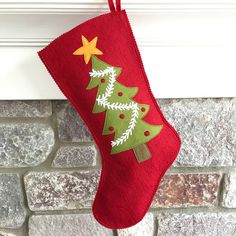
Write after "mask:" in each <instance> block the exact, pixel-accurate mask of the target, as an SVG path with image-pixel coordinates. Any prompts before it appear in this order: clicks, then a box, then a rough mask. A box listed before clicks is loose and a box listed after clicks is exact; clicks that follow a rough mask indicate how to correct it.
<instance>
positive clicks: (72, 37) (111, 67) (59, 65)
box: [39, 0, 180, 229]
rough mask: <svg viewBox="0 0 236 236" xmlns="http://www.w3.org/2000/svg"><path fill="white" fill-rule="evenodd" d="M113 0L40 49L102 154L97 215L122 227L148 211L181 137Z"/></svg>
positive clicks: (95, 205) (108, 224)
mask: <svg viewBox="0 0 236 236" xmlns="http://www.w3.org/2000/svg"><path fill="white" fill-rule="evenodd" d="M108 2H109V7H110V10H111V12H110V13H108V14H104V15H101V16H98V17H95V18H93V19H91V20H88V21H86V22H85V23H83V24H80V25H79V26H77V27H75V28H74V29H72V30H70V31H69V32H67V33H65V34H63V35H62V36H60V37H58V38H57V39H55V40H54V41H53V42H52V43H50V44H49V45H48V46H47V47H46V48H44V49H43V50H41V51H40V52H39V56H40V58H41V59H42V61H43V63H44V64H45V66H46V67H47V69H48V71H49V73H50V74H51V76H52V77H53V79H54V80H55V82H56V83H57V85H58V86H59V88H60V89H61V91H62V92H63V93H64V95H65V96H66V97H67V98H68V99H69V101H70V102H71V103H72V104H73V106H74V107H75V108H76V110H77V111H78V112H79V114H80V116H81V117H82V119H83V120H84V122H85V123H86V125H87V126H88V127H89V130H90V131H91V133H92V135H93V138H94V140H95V142H96V144H97V146H98V148H99V151H100V153H101V161H102V172H101V177H100V182H99V186H98V191H97V194H96V197H95V200H94V203H93V214H94V216H95V218H96V219H97V221H98V222H100V223H101V224H102V225H104V226H106V227H108V228H112V229H119V228H126V227H129V226H132V225H134V224H136V223H138V222H139V221H140V220H141V219H142V218H143V217H144V215H145V213H146V212H147V210H148V208H149V207H150V204H151V202H152V199H153V196H154V194H155V192H156V190H157V188H158V185H159V183H160V180H161V178H162V177H163V175H164V174H165V172H166V171H167V169H168V168H169V167H170V166H171V164H172V163H173V161H174V160H175V158H176V156H177V154H178V152H179V149H180V139H179V136H178V134H177V133H176V131H175V130H174V129H173V127H171V126H170V124H169V123H168V122H167V121H166V119H165V118H164V116H163V115H162V113H161V111H160V109H159V107H158V105H157V103H156V100H155V98H154V96H153V94H152V92H151V90H150V86H149V82H148V79H147V76H146V74H145V71H144V67H143V64H142V60H141V57H140V54H139V50H138V47H137V44H136V42H135V39H134V36H133V33H132V30H131V26H130V24H129V21H128V18H127V15H126V12H125V11H124V10H121V7H120V1H119V0H117V1H116V7H115V6H114V4H113V1H112V0H109V1H108ZM85 158H86V157H85Z"/></svg>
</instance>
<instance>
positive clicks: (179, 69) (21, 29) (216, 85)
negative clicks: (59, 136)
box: [0, 0, 236, 100]
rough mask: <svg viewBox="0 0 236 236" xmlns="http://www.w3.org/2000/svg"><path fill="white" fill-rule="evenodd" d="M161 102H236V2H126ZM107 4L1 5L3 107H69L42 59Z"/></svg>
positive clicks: (98, 0) (90, 0)
mask: <svg viewBox="0 0 236 236" xmlns="http://www.w3.org/2000/svg"><path fill="white" fill-rule="evenodd" d="M122 3H123V4H122V6H123V8H125V9H126V10H127V12H128V15H129V18H130V21H131V24H132V26H133V30H134V34H135V36H136V39H137V42H138V45H139V47H140V51H141V55H142V58H143V62H144V65H145V68H146V73H147V75H148V77H149V80H150V84H151V88H152V90H153V93H154V95H155V96H156V97H157V98H184V97H187V98H188V97H236V89H235V87H236V86H235V84H236V83H235V81H236V0H226V1H224V0H208V1H201V0H188V1H187V0H172V1H170V0H165V1H164V0H148V1H145V0H136V1H134V0H123V1H122ZM105 12H108V8H107V1H106V0H83V1H82V0H70V1H66V0H57V1H55V0H41V1H33V0H31V1H30V0H24V1H19V0H14V1H11V0H10V1H9V0H8V1H1V0H0V65H1V67H0V68H1V70H0V99H1V100H10V99H13V100H14V99H64V98H65V97H64V96H63V95H62V94H61V92H60V91H59V89H58V88H57V86H56V85H55V84H54V82H53V80H52V79H51V77H50V75H49V74H48V73H47V71H46V69H45V67H44V66H43V64H42V63H41V61H40V60H39V58H38V56H37V53H36V52H37V51H39V50H40V49H41V48H42V47H44V46H45V45H47V44H48V43H49V42H50V41H51V40H53V38H55V37H57V36H59V35H60V34H62V33H63V32H65V31H67V30H69V29H71V28H72V27H75V26H76V25H78V24H80V23H82V22H83V21H85V20H87V19H89V18H92V17H95V16H97V15H99V14H102V13H105Z"/></svg>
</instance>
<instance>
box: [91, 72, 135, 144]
mask: <svg viewBox="0 0 236 236" xmlns="http://www.w3.org/2000/svg"><path fill="white" fill-rule="evenodd" d="M108 74H109V83H108V85H107V87H106V91H105V93H104V94H102V95H99V96H98V97H97V99H96V101H97V102H98V105H99V106H102V107H104V108H107V109H108V110H121V111H123V110H132V112H133V113H132V116H131V120H130V123H129V126H128V129H127V130H126V131H125V132H124V133H123V134H122V135H121V136H120V137H119V138H117V139H115V140H114V141H112V142H111V146H112V147H115V146H118V145H121V144H122V143H124V142H125V141H127V140H128V138H129V136H130V135H132V133H133V130H134V128H135V125H136V123H137V118H138V115H139V108H138V104H137V103H136V102H130V103H118V102H115V103H110V102H109V101H108V98H109V97H111V96H112V94H113V92H114V84H115V82H116V73H115V70H114V68H113V67H107V68H106V69H105V70H98V71H97V70H94V69H93V70H92V72H90V76H91V77H93V78H95V77H98V78H100V77H103V76H105V75H108Z"/></svg>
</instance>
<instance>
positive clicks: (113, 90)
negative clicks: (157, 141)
mask: <svg viewBox="0 0 236 236" xmlns="http://www.w3.org/2000/svg"><path fill="white" fill-rule="evenodd" d="M82 43H83V47H80V48H79V49H77V50H76V51H75V52H74V53H73V54H74V55H84V58H85V63H86V64H88V62H89V60H90V58H91V59H92V71H91V72H90V82H89V84H88V86H87V89H92V88H95V87H98V92H97V97H96V102H95V104H94V108H93V113H98V112H104V111H106V119H105V124H104V128H103V135H108V134H113V133H114V134H115V137H114V140H113V141H111V146H112V149H111V154H116V153H119V152H122V151H126V150H129V149H134V151H135V154H136V158H137V160H138V161H139V162H142V161H144V160H146V159H148V158H150V157H151V153H150V151H149V150H148V147H147V146H146V144H145V143H147V142H148V141H149V140H151V139H152V138H154V137H155V136H156V135H158V134H159V133H160V131H161V129H162V125H151V124H148V123H147V122H145V121H144V120H143V118H144V116H145V115H146V114H147V113H148V111H149V105H146V104H138V103H137V102H135V101H134V100H132V98H133V97H134V96H135V95H136V93H137V92H138V88H137V87H126V86H124V85H122V84H121V83H119V82H118V81H117V80H116V79H117V77H118V76H121V71H122V69H121V68H119V67H113V66H111V65H109V64H107V63H105V62H103V61H102V60H100V59H98V58H97V57H96V56H95V54H99V55H101V54H102V52H101V51H100V50H99V49H97V48H95V46H96V43H97V37H95V38H94V39H93V40H92V41H91V42H90V43H88V40H87V39H86V37H85V36H83V35H82ZM120 80H122V78H121V79H120ZM142 150H143V151H142ZM140 151H141V152H140Z"/></svg>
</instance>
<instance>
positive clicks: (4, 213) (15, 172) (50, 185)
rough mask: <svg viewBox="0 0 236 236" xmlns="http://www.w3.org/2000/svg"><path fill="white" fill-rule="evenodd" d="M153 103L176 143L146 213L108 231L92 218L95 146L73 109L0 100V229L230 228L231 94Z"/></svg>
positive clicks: (60, 234)
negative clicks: (176, 148)
mask: <svg viewBox="0 0 236 236" xmlns="http://www.w3.org/2000/svg"><path fill="white" fill-rule="evenodd" d="M158 102H159V104H160V106H161V109H162V110H163V112H164V114H165V116H166V117H167V119H168V120H169V121H170V122H171V123H172V124H173V125H174V126H175V127H176V129H177V130H178V132H179V134H180V136H181V138H182V141H183V145H182V150H181V152H180V154H179V156H178V158H177V160H176V161H175V162H174V165H173V166H172V167H171V168H170V169H169V170H168V171H167V173H166V175H165V176H164V178H163V180H162V182H161V184H160V187H159V190H158V191H157V193H156V196H155V198H154V200H153V202H152V206H151V209H150V211H149V213H148V214H147V215H146V216H145V218H144V219H143V220H142V221H141V222H140V223H139V224H137V225H136V226H134V227H131V228H129V229H125V230H118V231H112V230H109V229H106V228H104V227H102V226H100V225H99V224H98V223H97V222H96V221H95V220H94V218H93V217H92V215H91V204H92V201H93V198H94V195H95V193H96V188H97V184H98V179H99V175H100V160H99V153H98V151H97V149H96V146H95V144H94V142H93V139H92V138H91V135H90V133H89V131H88V129H87V128H86V127H85V125H84V124H83V122H82V121H81V119H80V118H79V116H78V114H77V112H76V111H75V110H74V109H73V108H72V106H71V105H70V104H69V103H68V102H67V101H53V102H51V101H1V102H0V235H1V236H2V235H4V236H27V235H29V236H55V235H56V236H90V235H91V236H106V235H108V236H109V235H114V236H117V235H118V236H154V235H155V236H156V235H157V236H168V235H169V236H182V235H191V236H203V235H204V236H205V235H206V236H215V235H218V236H224V235H227V236H233V235H235V232H236V210H235V208H236V99H227V98H224V99H174V100H170V99H168V100H166V99H164V100H162V99H160V100H159V101H158Z"/></svg>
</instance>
